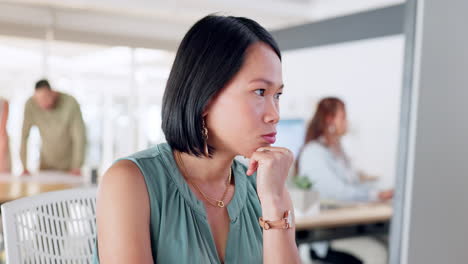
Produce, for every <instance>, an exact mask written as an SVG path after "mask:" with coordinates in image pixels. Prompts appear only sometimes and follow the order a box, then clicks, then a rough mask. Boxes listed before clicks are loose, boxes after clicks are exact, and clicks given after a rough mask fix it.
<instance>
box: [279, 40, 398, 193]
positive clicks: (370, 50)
mask: <svg viewBox="0 0 468 264" xmlns="http://www.w3.org/2000/svg"><path fill="white" fill-rule="evenodd" d="M403 47H404V37H403V36H402V35H398V36H391V37H385V38H379V39H372V40H365V41H358V42H350V43H344V44H339V45H330V46H323V47H318V48H308V49H301V50H294V51H287V52H284V53H283V79H284V83H285V90H284V95H283V97H282V99H281V100H282V102H281V112H282V114H281V115H282V118H283V119H286V118H303V119H305V120H307V121H308V120H309V119H310V118H311V116H312V114H313V113H314V111H315V107H316V103H317V102H318V100H320V99H321V98H322V97H325V96H338V97H340V98H342V99H343V100H344V101H345V103H346V105H347V110H348V118H349V120H350V133H349V135H348V136H347V137H346V138H345V139H344V144H345V147H346V149H347V151H348V153H349V154H350V156H351V157H352V159H353V161H354V164H355V165H356V167H358V168H360V169H363V170H364V171H366V172H367V173H370V174H373V175H378V176H380V177H381V182H380V186H381V187H391V186H393V182H394V176H395V166H396V151H397V143H398V131H399V114H400V112H399V111H400V94H401V83H402V69H403Z"/></svg>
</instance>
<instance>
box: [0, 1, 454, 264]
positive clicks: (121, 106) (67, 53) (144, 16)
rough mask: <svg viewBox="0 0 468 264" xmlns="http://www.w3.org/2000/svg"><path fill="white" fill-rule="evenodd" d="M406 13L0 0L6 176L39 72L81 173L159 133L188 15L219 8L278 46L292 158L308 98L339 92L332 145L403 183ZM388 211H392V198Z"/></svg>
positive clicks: (312, 6)
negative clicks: (72, 102)
mask: <svg viewBox="0 0 468 264" xmlns="http://www.w3.org/2000/svg"><path fill="white" fill-rule="evenodd" d="M408 2H410V1H408ZM415 2H417V1H412V3H415ZM420 2H424V1H420ZM411 8H412V9H410V11H414V9H415V7H411ZM431 8H433V9H431V10H437V8H435V7H431ZM410 11H408V3H407V2H405V1H401V0H352V1H343V0H342V1H339V0H257V1H246V0H240V1H225V0H222V1H214V0H200V1H190V0H177V1H172V0H161V1H151V0H132V1H131V0H119V1H110V0H95V1H86V0H63V1H54V0H0V96H2V97H5V98H6V99H8V100H9V102H10V115H9V123H8V132H9V135H10V148H11V156H12V165H13V170H12V174H13V176H14V177H17V176H18V175H19V174H20V173H21V172H22V166H21V162H20V158H19V148H20V140H21V138H20V137H21V126H22V121H23V109H24V104H25V102H26V100H27V99H28V98H29V97H30V96H31V95H32V94H33V92H34V83H35V82H36V81H37V80H39V79H41V78H48V79H49V80H50V82H51V85H52V87H53V88H54V89H56V90H58V91H62V92H65V93H68V94H71V95H73V96H74V97H75V98H76V99H77V100H78V102H79V103H80V105H81V110H82V112H83V117H84V121H85V123H86V127H87V136H88V145H87V155H86V161H85V165H84V170H83V171H84V176H85V177H86V178H88V179H89V178H90V177H91V173H90V172H91V171H92V170H97V171H98V172H99V174H102V172H104V171H105V170H106V169H107V168H108V167H109V166H110V165H111V164H112V162H113V161H115V160H116V159H117V158H119V157H122V156H125V155H128V154H131V153H133V152H136V151H138V150H142V149H145V148H147V147H150V146H152V145H155V144H158V143H161V142H163V141H164V135H163V134H162V131H161V128H160V126H161V120H160V111H161V101H162V95H163V92H164V88H165V83H166V80H167V77H168V74H169V72H170V69H171V65H172V62H173V59H174V56H175V51H176V49H177V46H178V43H179V42H180V40H181V39H182V37H183V36H184V34H185V33H186V31H187V30H188V29H189V27H190V26H191V25H192V24H193V23H194V22H195V21H197V20H198V19H200V18H201V17H203V16H205V15H207V14H210V13H219V14H226V15H236V16H246V17H250V18H253V19H254V20H256V21H258V22H259V23H260V24H262V25H263V26H265V27H266V28H267V29H268V30H270V31H271V32H272V33H273V35H274V36H275V37H276V39H277V40H278V42H279V44H280V48H281V49H282V52H283V78H284V83H285V89H284V95H283V97H282V99H281V103H280V104H281V105H280V107H281V119H282V120H281V122H280V123H279V125H278V131H279V134H278V141H277V145H281V146H286V147H289V148H291V150H293V152H294V153H295V154H296V155H297V153H298V151H299V148H300V146H301V145H302V143H303V140H304V132H305V126H306V124H307V122H308V121H309V119H310V118H311V116H312V114H313V113H314V111H315V107H316V105H317V102H318V101H319V100H320V99H321V98H323V97H326V96H337V97H340V98H341V99H343V100H344V101H345V103H346V106H347V115H348V119H349V121H350V131H349V133H348V135H346V137H345V138H344V146H345V149H346V150H347V152H348V154H349V156H350V157H351V159H352V161H353V163H354V165H355V166H356V167H357V168H359V169H361V170H364V171H365V172H367V173H368V174H370V175H374V176H378V177H379V182H378V185H379V188H382V189H385V188H394V187H395V186H397V187H398V186H400V187H402V188H403V187H404V186H405V185H396V184H397V183H398V182H397V180H396V179H397V175H398V172H400V173H401V172H402V171H404V170H402V169H401V168H402V167H401V166H402V165H401V164H402V162H401V160H399V158H401V156H399V155H400V154H402V149H403V148H404V147H402V145H401V144H402V142H403V143H405V140H403V141H402V134H401V131H402V130H401V129H402V126H401V124H403V125H405V124H407V123H405V122H406V120H402V117H405V116H406V115H405V113H402V112H401V109H406V110H408V111H409V108H410V107H409V106H408V107H406V108H405V107H404V105H405V103H407V102H408V101H409V99H405V98H407V96H408V95H409V93H404V91H405V90H404V89H403V84H404V83H405V81H406V82H407V83H408V85H409V83H410V81H408V80H409V79H408V78H409V77H406V79H405V74H407V72H405V71H408V69H409V68H408V67H409V66H408V64H406V65H407V66H406V68H405V61H406V63H408V62H407V60H408V54H409V55H413V53H411V51H410V52H408V45H409V44H408V43H413V42H414V39H413V37H414V36H413V35H410V36H411V39H408V36H409V35H408V30H407V29H408V28H411V27H412V25H409V26H408V23H410V22H411V21H407V19H408V17H410V16H411V14H410ZM421 12H422V11H421ZM413 22H414V21H413ZM405 25H406V26H405ZM405 28H406V31H405ZM409 32H410V33H414V32H411V31H409ZM405 54H406V56H407V57H406V59H405ZM415 74H416V73H415ZM402 105H403V107H402ZM408 116H409V114H408ZM423 120H424V119H423ZM404 129H407V127H404ZM405 136H408V134H406V133H403V137H405ZM40 144H41V142H40V137H39V132H38V131H37V130H33V131H32V133H31V136H30V140H29V145H30V148H29V149H30V151H29V153H28V154H29V161H30V167H31V168H37V167H38V163H39V146H40ZM405 146H406V145H405ZM403 152H404V151H403ZM406 158H407V156H405V157H404V159H406ZM409 160H411V159H409ZM399 164H400V167H399ZM402 177H403V176H402ZM408 186H409V185H408ZM407 188H409V187H407ZM401 192H403V190H401ZM401 197H403V196H401ZM400 202H401V203H400V204H403V200H401V201H400ZM396 208H397V209H399V210H401V212H400V211H398V214H402V210H403V205H402V206H399V207H396ZM406 208H407V207H406ZM407 210H409V209H407ZM401 219H403V217H402V216H399V217H398V218H397V220H398V228H401V221H403V220H401ZM399 230H400V229H399ZM0 242H1V241H0ZM0 245H1V243H0ZM333 245H334V246H335V248H338V249H343V250H346V251H348V252H352V253H354V254H356V255H358V256H360V257H361V258H362V259H363V260H364V261H365V263H371V264H372V263H375V264H377V263H388V261H389V258H390V253H389V250H388V241H384V242H382V241H377V240H371V239H368V238H367V237H364V238H362V237H352V238H348V239H339V240H336V241H333ZM399 250H400V249H398V252H399ZM302 257H303V260H304V263H308V261H309V260H308V257H307V256H302ZM397 258H398V259H400V256H399V255H398V256H397V257H395V258H393V260H396V259H397ZM394 263H398V262H394ZM426 263H427V262H426ZM460 263H461V262H460Z"/></svg>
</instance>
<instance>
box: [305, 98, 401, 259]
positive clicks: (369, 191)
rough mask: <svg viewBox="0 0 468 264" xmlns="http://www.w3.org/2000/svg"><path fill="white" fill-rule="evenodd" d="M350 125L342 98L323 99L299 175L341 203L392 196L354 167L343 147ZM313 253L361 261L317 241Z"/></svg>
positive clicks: (323, 196)
mask: <svg viewBox="0 0 468 264" xmlns="http://www.w3.org/2000/svg"><path fill="white" fill-rule="evenodd" d="M347 128H348V122H347V119H346V109H345V104H344V103H343V101H341V100H340V99H338V98H334V97H329V98H324V99H322V100H321V101H320V102H319V104H318V107H317V111H316V112H315V114H314V116H313V118H312V120H311V121H310V123H309V125H308V127H307V131H306V137H305V144H304V147H303V148H302V151H301V154H300V156H299V159H298V161H297V164H296V168H297V169H298V174H299V175H301V176H306V177H308V178H309V179H310V180H311V181H312V182H313V183H314V189H316V190H317V191H318V192H319V193H320V198H321V199H325V200H335V201H340V202H369V201H386V200H389V199H391V198H392V197H393V191H392V190H388V191H380V192H378V191H376V190H375V189H373V188H372V187H371V186H370V185H368V184H366V183H365V182H364V179H365V178H366V177H365V176H364V175H359V174H358V173H356V171H355V170H354V169H353V168H352V166H351V162H350V160H349V158H348V156H347V155H346V153H345V152H344V151H343V148H342V146H341V138H342V137H343V136H344V135H345V134H346V132H347ZM311 255H312V258H313V259H315V260H322V261H327V262H329V263H350V264H352V263H362V262H361V261H360V260H359V259H357V258H356V257H354V256H352V255H349V254H347V253H344V252H339V251H335V250H332V249H331V248H329V246H328V243H314V244H313V250H312V251H311Z"/></svg>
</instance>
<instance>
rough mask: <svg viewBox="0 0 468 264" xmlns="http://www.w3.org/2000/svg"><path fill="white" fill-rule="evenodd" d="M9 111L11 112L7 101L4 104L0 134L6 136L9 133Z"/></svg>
mask: <svg viewBox="0 0 468 264" xmlns="http://www.w3.org/2000/svg"><path fill="white" fill-rule="evenodd" d="M8 111H9V105H8V101H6V100H5V102H4V103H3V109H2V116H1V120H0V121H1V122H0V133H4V134H6V131H7V122H8Z"/></svg>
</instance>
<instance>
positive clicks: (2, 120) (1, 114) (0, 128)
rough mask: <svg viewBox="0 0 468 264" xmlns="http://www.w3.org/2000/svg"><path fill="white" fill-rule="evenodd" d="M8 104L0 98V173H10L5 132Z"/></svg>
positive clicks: (6, 134)
mask: <svg viewBox="0 0 468 264" xmlns="http://www.w3.org/2000/svg"><path fill="white" fill-rule="evenodd" d="M8 111H9V104H8V101H7V100H6V99H4V98H0V173H11V157H10V144H9V139H8V132H7V123H8Z"/></svg>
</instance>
